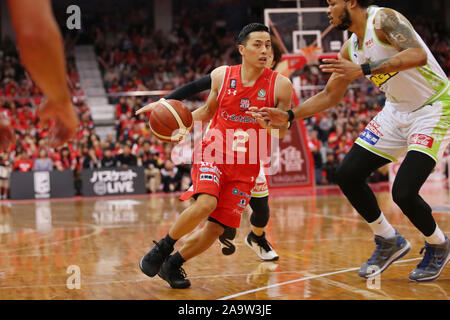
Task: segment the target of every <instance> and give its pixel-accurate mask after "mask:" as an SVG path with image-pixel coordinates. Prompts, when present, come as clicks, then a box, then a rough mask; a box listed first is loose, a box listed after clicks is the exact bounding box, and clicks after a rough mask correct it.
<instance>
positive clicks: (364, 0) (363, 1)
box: [346, 0, 372, 8]
mask: <svg viewBox="0 0 450 320" xmlns="http://www.w3.org/2000/svg"><path fill="white" fill-rule="evenodd" d="M346 1H348V0H346ZM356 1H357V2H358V5H359V6H360V7H361V8H367V7H369V6H370V5H371V4H372V0H356Z"/></svg>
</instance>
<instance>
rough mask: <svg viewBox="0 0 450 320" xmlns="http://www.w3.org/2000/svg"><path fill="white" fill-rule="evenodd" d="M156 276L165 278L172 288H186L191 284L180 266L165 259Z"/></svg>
mask: <svg viewBox="0 0 450 320" xmlns="http://www.w3.org/2000/svg"><path fill="white" fill-rule="evenodd" d="M158 276H160V277H161V278H162V279H164V280H166V281H167V282H168V283H169V284H170V287H171V288H173V289H186V288H189V287H190V286H191V282H190V281H189V279H186V272H185V271H184V269H183V268H182V267H181V266H176V265H174V264H172V263H170V262H169V259H166V260H165V261H164V263H163V264H162V266H161V269H160V270H159V272H158Z"/></svg>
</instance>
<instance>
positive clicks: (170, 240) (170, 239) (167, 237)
mask: <svg viewBox="0 0 450 320" xmlns="http://www.w3.org/2000/svg"><path fill="white" fill-rule="evenodd" d="M164 240H165V241H166V242H167V243H168V244H170V245H171V246H172V247H173V246H174V245H175V242H177V240H175V239H172V238H171V237H170V236H169V234H167V235H166V237H165V238H164Z"/></svg>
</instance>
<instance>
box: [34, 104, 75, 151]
mask: <svg viewBox="0 0 450 320" xmlns="http://www.w3.org/2000/svg"><path fill="white" fill-rule="evenodd" d="M39 118H40V120H41V121H42V122H44V123H49V121H50V120H52V119H53V120H54V121H55V122H54V127H53V128H52V130H51V132H50V135H49V145H50V147H52V148H56V147H59V146H61V145H63V144H64V143H66V142H67V141H68V140H70V139H72V138H74V137H75V134H76V133H77V129H78V116H77V113H76V111H75V108H74V106H73V104H72V102H71V101H68V102H66V103H56V102H52V101H47V102H45V103H44V104H43V105H42V106H41V107H40V108H39Z"/></svg>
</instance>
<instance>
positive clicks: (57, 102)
mask: <svg viewBox="0 0 450 320" xmlns="http://www.w3.org/2000/svg"><path fill="white" fill-rule="evenodd" d="M8 3H9V9H10V12H11V18H12V23H13V26H14V30H15V32H16V39H17V46H18V48H19V52H20V58H21V61H22V63H23V65H24V67H25V69H26V70H27V71H28V72H29V73H30V75H31V77H32V78H33V80H34V81H35V82H36V84H37V85H38V86H39V88H40V89H41V90H42V92H43V93H44V95H45V97H46V98H47V102H46V103H45V104H44V105H43V106H42V107H40V108H39V118H40V120H41V121H44V122H47V121H49V120H51V119H54V121H55V126H54V128H53V131H52V133H51V135H50V140H49V142H50V145H51V146H52V147H57V146H60V145H62V144H63V143H64V142H66V141H67V140H69V139H71V138H72V137H73V136H74V135H75V133H76V130H77V127H78V117H77V114H76V111H75V108H74V107H73V105H72V100H71V94H70V91H69V88H68V86H67V78H66V74H67V73H66V61H65V56H64V47H63V42H62V37H61V33H60V31H59V29H58V25H57V24H56V21H55V18H54V16H53V13H52V8H51V2H50V0H42V1H30V0H9V1H8ZM12 141H14V133H13V131H12V128H11V126H10V123H9V121H8V119H7V118H6V117H5V116H4V115H3V114H0V151H5V150H7V149H8V147H9V145H10V143H11V142H12Z"/></svg>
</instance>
